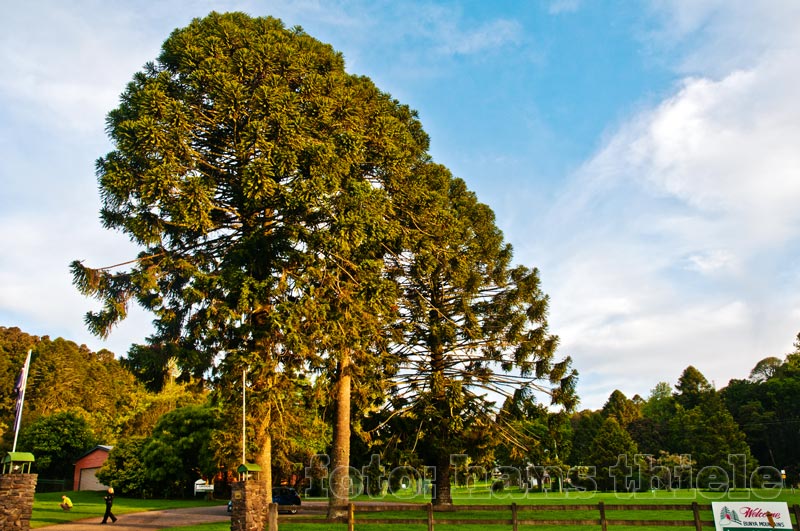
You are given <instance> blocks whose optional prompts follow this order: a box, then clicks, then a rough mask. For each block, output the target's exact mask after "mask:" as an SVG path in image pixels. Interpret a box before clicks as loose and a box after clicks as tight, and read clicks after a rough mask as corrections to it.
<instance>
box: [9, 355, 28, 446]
mask: <svg viewBox="0 0 800 531" xmlns="http://www.w3.org/2000/svg"><path fill="white" fill-rule="evenodd" d="M30 366H31V351H30V350H29V351H28V355H27V356H26V357H25V363H24V364H23V365H22V370H21V371H19V378H17V384H16V385H15V386H14V392H15V393H16V394H17V409H16V412H15V415H14V446H13V447H12V449H11V451H12V452H16V451H17V436H18V435H19V426H20V423H21V422H22V407H23V406H24V405H25V387H27V385H28V369H30Z"/></svg>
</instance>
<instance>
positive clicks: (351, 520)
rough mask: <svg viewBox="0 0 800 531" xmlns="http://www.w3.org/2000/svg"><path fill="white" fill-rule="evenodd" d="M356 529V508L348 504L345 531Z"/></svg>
mask: <svg viewBox="0 0 800 531" xmlns="http://www.w3.org/2000/svg"><path fill="white" fill-rule="evenodd" d="M355 528H356V506H355V505H353V504H352V503H350V505H348V506H347V531H353V530H354V529H355Z"/></svg>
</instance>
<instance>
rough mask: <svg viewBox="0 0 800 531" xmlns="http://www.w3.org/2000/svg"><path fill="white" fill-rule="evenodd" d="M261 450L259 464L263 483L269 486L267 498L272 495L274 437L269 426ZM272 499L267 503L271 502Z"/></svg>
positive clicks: (258, 458)
mask: <svg viewBox="0 0 800 531" xmlns="http://www.w3.org/2000/svg"><path fill="white" fill-rule="evenodd" d="M261 441H262V442H261V449H260V450H259V452H258V457H257V461H256V462H257V463H258V466H260V467H261V481H263V482H264V484H265V485H266V486H267V496H271V495H272V435H270V433H269V425H267V427H266V430H265V433H264V436H263V438H262V439H261ZM271 501H272V499H271V498H270V499H269V500H267V503H269V502H271Z"/></svg>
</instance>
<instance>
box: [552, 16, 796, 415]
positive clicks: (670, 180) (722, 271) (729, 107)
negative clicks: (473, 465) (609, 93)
mask: <svg viewBox="0 0 800 531" xmlns="http://www.w3.org/2000/svg"><path fill="white" fill-rule="evenodd" d="M729 4H731V5H732V9H730V10H725V9H724V8H723V7H722V4H721V3H719V2H705V3H703V2H698V3H692V4H686V3H678V4H674V3H669V4H662V5H661V9H663V10H665V12H667V13H668V14H669V15H670V16H668V17H667V20H670V21H673V22H675V21H677V23H676V24H675V27H671V28H669V31H666V30H665V31H664V32H663V34H662V37H663V38H667V36H669V37H671V38H674V39H683V38H689V36H690V35H691V39H692V43H693V44H694V46H693V47H692V52H691V53H688V54H687V55H686V56H684V58H683V61H680V68H681V69H686V68H688V67H689V65H691V69H693V72H692V75H691V76H688V77H686V78H684V79H683V80H682V82H681V83H680V84H679V86H678V87H677V88H676V90H675V92H674V93H673V94H672V95H671V96H670V97H668V98H666V99H664V100H663V101H662V102H661V103H659V104H657V105H655V106H653V107H652V108H650V109H646V110H644V111H642V112H640V113H638V114H636V115H635V116H633V117H632V118H631V119H630V120H628V121H627V122H625V123H623V124H622V125H621V126H619V127H618V128H617V129H616V130H615V131H613V132H611V134H610V135H609V136H608V138H607V139H606V141H605V142H604V144H603V146H602V147H601V148H600V149H599V150H598V151H597V153H596V155H595V156H593V157H592V158H591V159H590V160H588V161H587V162H586V163H585V164H584V165H583V167H581V168H580V170H579V171H578V172H577V173H576V174H575V176H574V180H573V183H572V185H571V186H570V187H569V188H568V189H566V190H565V191H564V193H563V194H562V197H561V199H560V200H559V201H558V202H557V204H556V206H555V207H554V209H553V211H552V212H551V213H550V216H549V217H550V218H551V219H553V220H554V222H553V227H554V232H553V234H552V237H551V238H548V239H546V240H544V241H543V242H542V243H541V244H539V245H537V249H538V250H539V253H540V254H541V255H542V256H546V254H547V253H548V252H550V253H552V254H553V256H551V257H550V258H548V259H547V261H545V262H544V263H543V264H542V270H543V271H544V272H545V284H546V286H545V287H546V290H547V291H548V292H549V293H550V295H551V296H552V301H553V302H552V326H553V330H554V331H555V332H557V333H558V334H559V335H560V336H561V339H562V345H563V347H562V350H563V352H565V353H567V354H570V355H572V356H573V357H574V359H575V365H576V366H577V368H578V369H579V370H581V368H582V366H583V367H586V368H588V370H586V371H584V373H585V374H584V376H583V378H584V380H582V383H581V384H580V386H579V392H581V393H582V394H583V399H584V403H585V404H587V405H589V407H600V406H601V405H602V403H603V402H604V401H605V398H607V396H608V394H609V393H610V391H612V390H613V389H614V388H619V389H621V390H623V392H626V394H629V396H630V394H632V393H640V394H641V393H644V392H646V390H648V389H650V388H652V387H653V385H654V384H655V383H657V382H658V381H670V382H672V383H674V382H675V379H676V378H677V376H678V375H679V374H680V372H681V371H682V370H683V368H685V367H686V366H688V365H690V364H691V365H695V366H696V367H697V368H698V369H700V370H701V372H704V373H705V374H706V377H708V378H709V379H710V380H714V381H716V383H717V385H718V386H719V387H721V386H724V385H725V384H727V381H728V379H730V378H744V377H746V376H747V374H748V373H749V370H750V369H751V368H752V367H753V365H755V363H756V362H757V361H758V360H759V359H761V358H763V357H765V356H769V355H775V356H782V355H783V354H784V353H786V352H788V351H789V350H790V349H791V348H790V347H791V342H792V340H793V338H794V335H795V334H796V332H797V329H798V328H800V325H798V322H797V318H796V316H797V315H798V310H800V300H798V297H796V296H793V295H792V293H796V292H797V290H798V289H800V282H799V281H798V278H797V274H796V273H795V272H794V267H795V266H794V264H796V262H797V260H798V259H800V256H799V255H798V253H797V252H796V251H794V250H793V249H796V248H797V244H798V243H800V209H798V208H797V205H798V204H800V150H799V149H798V148H797V146H800V99H798V98H797V95H796V91H797V87H798V86H800V63H798V61H797V57H798V55H800V39H798V37H797V35H798V33H797V32H796V31H795V30H796V28H797V26H798V24H800V9H798V7H797V6H799V5H800V4H796V3H789V4H786V3H783V4H782V3H780V2H774V3H769V4H758V5H757V6H756V5H753V7H750V6H751V5H752V4H751V3H748V4H747V5H744V3H739V2H732V3H729V2H725V3H724V5H725V6H728V5H729ZM755 11H758V13H755ZM765 35H768V37H765ZM676 44H678V43H676ZM697 50H700V51H705V52H706V55H705V56H703V55H702V54H701V53H700V52H699V51H697ZM754 50H755V51H754ZM695 52H696V53H695ZM540 262H541V261H540ZM565 264H567V265H565ZM601 382H602V383H601ZM583 385H585V386H586V388H583V387H582V386H583Z"/></svg>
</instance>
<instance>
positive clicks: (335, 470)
mask: <svg viewBox="0 0 800 531" xmlns="http://www.w3.org/2000/svg"><path fill="white" fill-rule="evenodd" d="M351 363H352V360H351V359H350V353H349V352H342V358H341V360H340V362H339V381H338V382H337V383H336V421H335V422H334V426H333V456H332V459H331V475H330V486H329V490H330V497H329V498H328V499H329V504H328V518H329V519H333V518H344V517H346V516H347V507H346V506H347V504H348V502H349V501H350V495H349V491H350V476H349V469H350V385H351V382H350V366H351Z"/></svg>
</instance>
